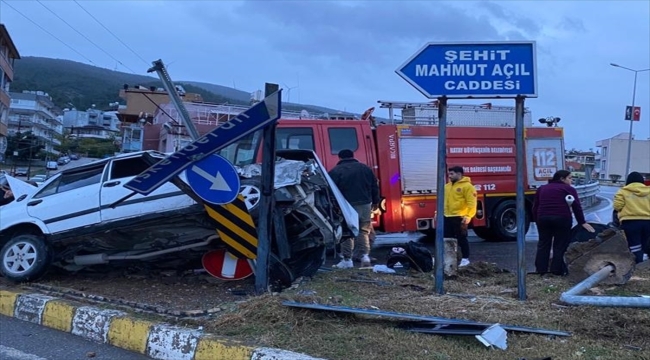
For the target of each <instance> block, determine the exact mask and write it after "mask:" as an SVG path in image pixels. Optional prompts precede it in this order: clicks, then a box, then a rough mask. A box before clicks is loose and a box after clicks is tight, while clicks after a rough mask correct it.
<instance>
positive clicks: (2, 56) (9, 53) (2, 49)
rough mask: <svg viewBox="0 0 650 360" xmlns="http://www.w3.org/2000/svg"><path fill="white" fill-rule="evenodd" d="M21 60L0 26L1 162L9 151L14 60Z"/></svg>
mask: <svg viewBox="0 0 650 360" xmlns="http://www.w3.org/2000/svg"><path fill="white" fill-rule="evenodd" d="M16 59H20V54H18V49H16V45H14V42H13V41H12V40H11V36H9V31H7V28H6V27H5V26H4V24H0V161H3V160H4V153H5V151H6V150H7V133H8V127H9V124H8V121H9V120H8V116H9V107H10V106H11V98H10V96H9V87H10V85H11V82H12V81H13V80H14V60H16Z"/></svg>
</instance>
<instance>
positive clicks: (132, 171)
mask: <svg viewBox="0 0 650 360" xmlns="http://www.w3.org/2000/svg"><path fill="white" fill-rule="evenodd" d="M148 168H149V163H148V162H146V161H145V159H144V157H143V155H142V153H140V154H137V155H134V156H128V157H122V158H116V159H113V160H112V161H111V163H110V165H109V167H108V171H107V172H106V174H105V175H104V179H103V181H102V185H101V195H100V199H101V200H100V203H101V220H102V222H105V221H115V220H127V219H130V218H137V217H141V216H143V215H149V214H162V213H165V212H168V211H173V210H178V209H183V208H187V207H189V206H192V205H194V204H196V202H194V200H192V198H190V197H189V196H187V195H186V194H185V193H184V192H182V191H181V190H180V189H179V188H178V187H176V185H174V184H172V183H170V182H167V183H165V184H164V185H162V186H161V187H159V188H158V189H156V190H155V191H154V192H152V193H151V194H149V195H146V196H145V195H140V194H137V195H134V196H132V197H130V198H129V199H127V200H125V201H123V202H121V203H120V204H118V205H117V206H116V207H115V208H112V207H111V205H112V204H114V203H115V202H117V201H118V200H120V199H123V198H124V197H126V196H128V195H130V194H131V190H129V189H127V188H125V187H124V184H126V183H127V182H129V181H130V180H131V179H133V178H134V177H135V176H137V175H139V174H140V173H142V172H143V171H145V170H146V169H148Z"/></svg>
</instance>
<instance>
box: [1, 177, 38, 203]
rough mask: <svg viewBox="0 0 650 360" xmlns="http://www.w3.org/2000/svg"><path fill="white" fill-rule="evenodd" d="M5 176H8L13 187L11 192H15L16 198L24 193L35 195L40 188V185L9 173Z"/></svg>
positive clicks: (8, 180) (10, 185)
mask: <svg viewBox="0 0 650 360" xmlns="http://www.w3.org/2000/svg"><path fill="white" fill-rule="evenodd" d="M5 177H6V178H7V182H8V183H9V187H11V192H13V193H14V198H15V199H18V198H19V197H21V196H23V195H27V196H30V195H34V194H35V193H36V191H37V190H38V187H36V186H34V185H31V184H29V183H27V182H25V181H23V180H20V179H16V178H15V177H13V176H8V175H7V176H5Z"/></svg>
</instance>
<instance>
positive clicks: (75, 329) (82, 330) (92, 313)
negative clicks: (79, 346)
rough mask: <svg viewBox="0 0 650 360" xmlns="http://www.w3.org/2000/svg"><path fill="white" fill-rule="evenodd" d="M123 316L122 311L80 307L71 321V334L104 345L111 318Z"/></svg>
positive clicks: (106, 340)
mask: <svg viewBox="0 0 650 360" xmlns="http://www.w3.org/2000/svg"><path fill="white" fill-rule="evenodd" d="M125 315H127V314H126V313H125V312H124V311H119V310H104V309H99V308H95V307H91V306H81V307H79V308H77V311H76V312H75V314H74V318H73V319H72V334H73V335H77V336H81V337H83V338H86V339H89V340H93V341H97V342H100V343H104V344H105V343H107V342H108V331H109V326H110V324H111V321H112V320H113V318H114V317H116V316H125Z"/></svg>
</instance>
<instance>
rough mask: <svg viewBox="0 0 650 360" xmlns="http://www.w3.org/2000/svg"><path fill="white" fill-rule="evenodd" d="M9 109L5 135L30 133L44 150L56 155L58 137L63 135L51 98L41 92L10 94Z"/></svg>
mask: <svg viewBox="0 0 650 360" xmlns="http://www.w3.org/2000/svg"><path fill="white" fill-rule="evenodd" d="M9 95H10V96H11V106H10V107H9V116H8V119H9V126H8V131H7V133H8V134H9V135H15V134H16V133H18V132H20V133H25V132H28V131H31V132H32V134H34V135H35V136H36V137H38V138H39V139H40V140H41V143H42V144H43V145H44V147H45V148H44V150H45V151H47V152H49V153H53V154H58V153H59V152H58V151H57V150H56V149H55V147H57V146H58V145H61V141H60V140H59V136H60V135H61V134H62V133H63V125H62V123H61V118H60V117H59V114H60V111H59V109H58V108H57V107H56V106H55V105H54V103H53V102H52V98H51V97H50V96H49V95H48V94H47V93H45V92H43V91H27V90H25V91H23V92H22V93H15V92H12V93H10V94H9Z"/></svg>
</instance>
